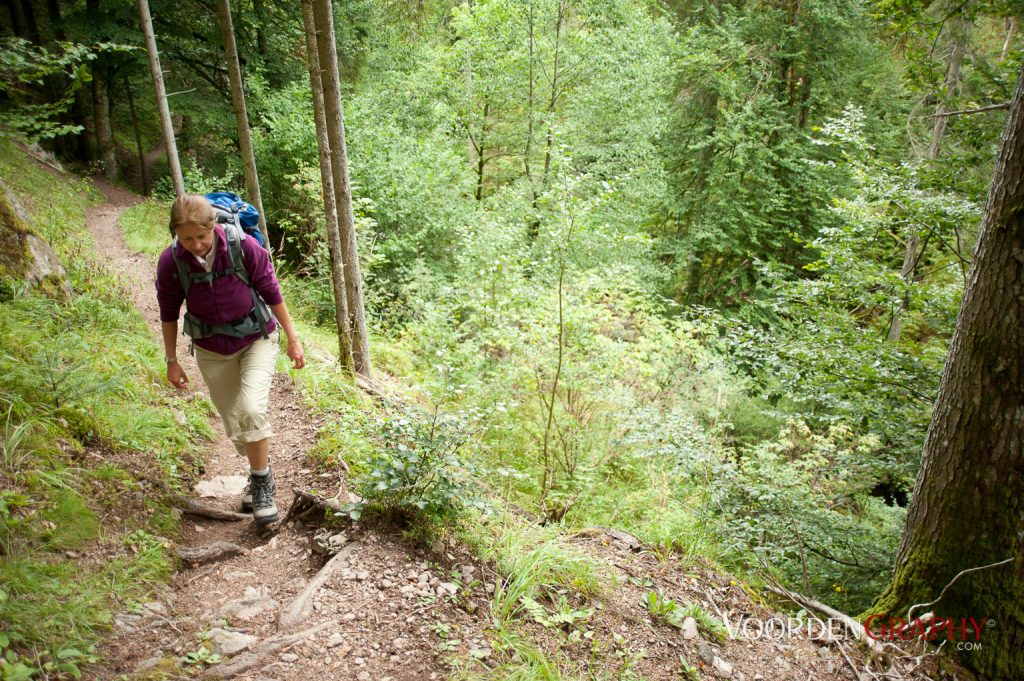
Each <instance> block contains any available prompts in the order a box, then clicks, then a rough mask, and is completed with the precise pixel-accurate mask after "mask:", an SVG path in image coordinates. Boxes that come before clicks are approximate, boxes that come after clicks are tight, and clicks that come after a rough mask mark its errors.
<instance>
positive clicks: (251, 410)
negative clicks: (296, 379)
mask: <svg viewBox="0 0 1024 681" xmlns="http://www.w3.org/2000/svg"><path fill="white" fill-rule="evenodd" d="M277 339H278V334H277V333H274V334H271V336H270V338H260V339H259V340H257V341H256V342H254V343H252V344H250V345H247V346H246V347H244V348H242V349H241V350H239V351H238V352H235V353H232V354H230V355H221V354H219V353H216V352H210V351H209V350H204V349H203V348H201V347H199V346H196V348H195V351H196V363H197V364H198V365H199V371H200V373H202V375H203V380H205V381H206V386H207V387H208V388H209V390H210V399H212V400H213V405H214V406H215V407H216V408H217V412H218V413H219V414H220V418H221V420H222V421H223V422H224V432H225V433H226V434H227V436H228V439H229V440H231V442H232V443H233V444H234V445H235V449H236V450H238V453H239V454H242V455H243V456H244V455H245V445H246V444H247V443H249V442H259V441H260V440H264V439H266V438H268V437H273V435H274V431H273V430H272V429H271V427H270V421H268V420H267V401H268V399H269V397H270V384H271V383H272V382H273V380H274V368H275V366H276V365H277V355H278V352H279V350H278V340H277Z"/></svg>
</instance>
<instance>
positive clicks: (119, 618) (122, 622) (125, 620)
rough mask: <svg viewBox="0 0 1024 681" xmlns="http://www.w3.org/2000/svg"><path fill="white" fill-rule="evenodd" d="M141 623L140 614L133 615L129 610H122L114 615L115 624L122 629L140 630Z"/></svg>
mask: <svg viewBox="0 0 1024 681" xmlns="http://www.w3.org/2000/svg"><path fill="white" fill-rule="evenodd" d="M140 624H142V618H141V617H139V616H138V615H132V614H131V613H127V612H121V613H118V614H116V615H114V626H115V627H116V628H118V629H120V630H121V631H127V632H128V633H134V632H135V631H138V629H139V625H140Z"/></svg>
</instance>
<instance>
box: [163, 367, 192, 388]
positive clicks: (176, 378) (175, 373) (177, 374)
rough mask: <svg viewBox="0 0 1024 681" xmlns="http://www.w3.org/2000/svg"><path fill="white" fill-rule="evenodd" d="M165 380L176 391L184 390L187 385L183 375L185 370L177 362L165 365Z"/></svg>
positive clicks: (186, 378) (186, 379) (186, 377)
mask: <svg viewBox="0 0 1024 681" xmlns="http://www.w3.org/2000/svg"><path fill="white" fill-rule="evenodd" d="M167 380H168V381H170V382H171V385H173V386H174V387H175V388H177V389H178V390H184V389H185V386H186V385H188V376H186V375H185V370H184V369H182V368H181V365H180V364H178V363H177V362H168V363H167Z"/></svg>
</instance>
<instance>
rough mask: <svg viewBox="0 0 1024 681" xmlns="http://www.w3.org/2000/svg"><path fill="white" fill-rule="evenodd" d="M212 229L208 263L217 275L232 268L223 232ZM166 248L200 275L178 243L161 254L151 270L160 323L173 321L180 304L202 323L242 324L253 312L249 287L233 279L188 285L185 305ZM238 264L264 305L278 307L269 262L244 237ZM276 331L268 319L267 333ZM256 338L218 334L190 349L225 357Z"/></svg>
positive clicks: (278, 293) (199, 268)
mask: <svg viewBox="0 0 1024 681" xmlns="http://www.w3.org/2000/svg"><path fill="white" fill-rule="evenodd" d="M214 229H216V230H217V245H216V249H217V255H216V256H215V257H214V259H213V271H215V272H216V271H218V270H226V269H229V268H230V267H231V256H230V255H229V254H228V241H227V236H226V235H225V234H224V228H223V227H221V226H220V225H216V226H215V227H214ZM171 248H174V249H175V251H174V253H175V255H177V256H178V258H179V259H181V261H182V262H184V263H186V264H187V265H188V266H189V268H190V269H191V270H192V271H193V272H202V271H203V267H202V265H200V264H199V262H198V261H196V257H195V256H194V255H192V254H191V253H189V252H188V251H187V250H185V247H184V246H182V245H181V244H176V245H174V246H168V247H167V248H165V249H164V252H163V253H161V254H160V260H159V261H158V262H157V265H156V299H157V302H158V303H159V304H160V321H161V322H176V321H178V317H179V316H180V315H181V304H182V302H184V303H185V306H186V308H187V309H188V311H189V312H191V313H192V314H194V315H195V316H196V317H199V318H200V319H201V320H203V321H204V322H206V323H207V324H225V323H227V322H232V321H235V320H236V319H241V318H242V317H244V316H245V315H247V314H248V313H249V311H250V310H251V309H252V297H251V296H250V294H249V288H248V287H247V286H246V285H245V284H243V283H242V280H241V279H239V278H238V277H236V276H229V277H220V278H218V279H214V280H213V281H212V282H210V283H209V284H198V283H197V284H193V285H192V287H191V288H190V289H189V291H188V300H186V299H185V291H184V290H183V289H182V287H181V283H180V282H179V281H178V268H177V266H176V265H175V264H174V256H172V255H171ZM242 260H243V261H244V262H245V269H246V271H247V272H248V273H249V279H250V280H251V281H252V285H253V288H255V289H256V291H257V293H259V294H260V295H261V296H263V300H265V301H266V303H267V305H277V304H279V303H281V302H283V301H284V298H283V297H282V296H281V288H280V287H279V286H278V284H277V277H276V276H274V266H273V265H272V264H271V262H270V254H269V253H267V252H266V251H265V250H264V249H263V247H262V246H260V245H259V244H258V243H256V240H255V239H253V238H247V239H244V240H243V241H242ZM276 327H277V322H276V321H275V320H273V319H272V320H270V323H269V324H268V325H267V330H268V331H273V330H274V329H275V328H276ZM259 338H260V334H258V333H257V334H253V335H252V336H246V337H245V338H234V337H232V336H225V335H223V334H217V335H214V336H210V337H209V338H201V339H199V340H197V341H195V344H196V345H198V346H199V347H201V348H203V349H204V350H209V351H211V352H216V353H219V354H221V355H230V354H232V353H234V352H237V351H238V350H241V349H242V348H244V347H245V346H247V345H249V344H251V343H254V342H255V341H256V340H258V339H259Z"/></svg>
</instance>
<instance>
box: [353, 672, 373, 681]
mask: <svg viewBox="0 0 1024 681" xmlns="http://www.w3.org/2000/svg"><path fill="white" fill-rule="evenodd" d="M356 678H357V679H359V681H370V672H359V674H357V675H356Z"/></svg>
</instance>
